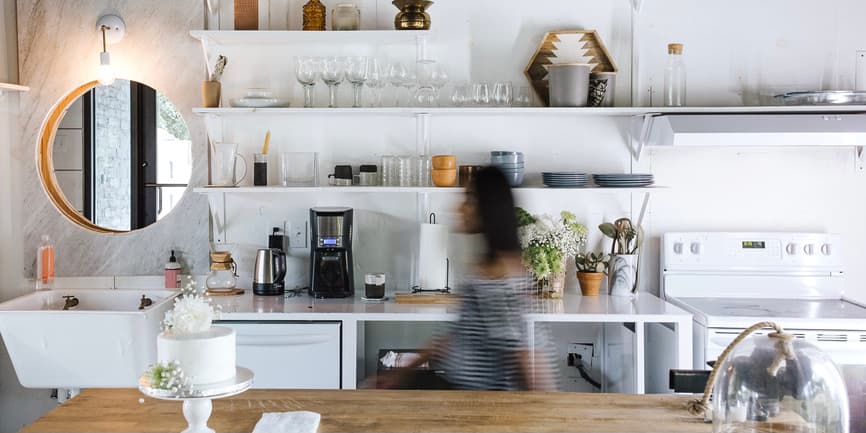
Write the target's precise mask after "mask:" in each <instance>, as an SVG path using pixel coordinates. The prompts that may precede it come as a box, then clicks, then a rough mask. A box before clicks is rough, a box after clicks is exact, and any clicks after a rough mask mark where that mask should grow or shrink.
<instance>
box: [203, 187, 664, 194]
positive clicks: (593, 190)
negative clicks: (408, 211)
mask: <svg viewBox="0 0 866 433" xmlns="http://www.w3.org/2000/svg"><path fill="white" fill-rule="evenodd" d="M666 189H668V188H666V187H662V186H651V187H640V188H599V187H586V188H548V187H546V186H525V187H517V188H514V192H515V193H516V194H519V193H521V192H539V191H545V192H570V193H580V194H626V193H651V192H657V191H659V190H666ZM193 191H195V192H197V193H200V194H222V193H228V194H261V193H268V194H273V193H276V194H292V193H319V192H337V193H388V194H392V193H462V192H463V191H465V190H464V189H463V188H460V187H451V188H440V187H399V186H299V187H284V186H243V187H199V188H195V189H193Z"/></svg>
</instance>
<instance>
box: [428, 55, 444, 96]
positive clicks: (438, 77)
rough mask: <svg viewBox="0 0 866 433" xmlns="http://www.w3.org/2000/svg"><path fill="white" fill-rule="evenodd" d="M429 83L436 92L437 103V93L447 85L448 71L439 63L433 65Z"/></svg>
mask: <svg viewBox="0 0 866 433" xmlns="http://www.w3.org/2000/svg"><path fill="white" fill-rule="evenodd" d="M430 83H431V84H432V85H433V88H434V89H435V90H436V101H437V102H438V101H439V92H440V91H441V90H442V88H443V87H445V85H446V84H448V71H446V70H445V66H443V65H442V64H441V63H436V64H435V65H433V70H432V71H431V73H430Z"/></svg>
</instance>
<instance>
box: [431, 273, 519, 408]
mask: <svg viewBox="0 0 866 433" xmlns="http://www.w3.org/2000/svg"><path fill="white" fill-rule="evenodd" d="M524 281H525V280H524V278H508V279H501V280H490V279H484V278H480V277H471V278H469V279H467V281H466V284H465V286H464V287H462V288H461V289H462V290H461V292H462V293H461V295H462V299H461V303H460V308H459V317H458V319H457V321H456V322H453V323H452V324H451V329H450V332H449V334H448V335H447V336H446V340H445V342H444V347H443V350H442V351H441V352H440V354H439V359H437V361H438V363H437V364H438V365H439V366H440V367H441V368H442V370H443V371H444V374H445V379H446V380H447V381H448V382H449V383H450V384H451V385H452V386H453V387H454V388H457V389H476V390H511V391H513V390H521V389H525V385H524V383H525V381H524V380H523V377H522V372H521V369H520V364H519V362H518V352H519V351H525V350H528V346H527V339H526V328H525V323H524V321H523V313H524V303H523V302H524V301H523V299H522V297H521V296H520V295H519V289H520V288H521V287H522V285H523V284H524Z"/></svg>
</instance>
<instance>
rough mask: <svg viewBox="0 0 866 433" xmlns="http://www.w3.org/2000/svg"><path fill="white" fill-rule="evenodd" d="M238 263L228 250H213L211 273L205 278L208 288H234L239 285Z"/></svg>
mask: <svg viewBox="0 0 866 433" xmlns="http://www.w3.org/2000/svg"><path fill="white" fill-rule="evenodd" d="M237 270H238V267H237V264H236V263H235V261H234V259H233V258H232V253H230V252H228V251H211V253H210V273H209V274H208V276H207V279H206V280H205V286H207V288H208V290H211V291H219V290H233V289H234V288H235V287H237V285H238V274H237Z"/></svg>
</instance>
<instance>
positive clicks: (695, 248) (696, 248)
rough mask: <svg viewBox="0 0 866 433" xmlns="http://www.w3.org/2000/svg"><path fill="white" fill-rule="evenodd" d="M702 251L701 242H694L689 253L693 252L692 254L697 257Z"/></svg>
mask: <svg viewBox="0 0 866 433" xmlns="http://www.w3.org/2000/svg"><path fill="white" fill-rule="evenodd" d="M701 249H702V248H701V243H700V242H692V244H691V245H690V246H689V251H691V252H692V254H695V255H700V254H701Z"/></svg>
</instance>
